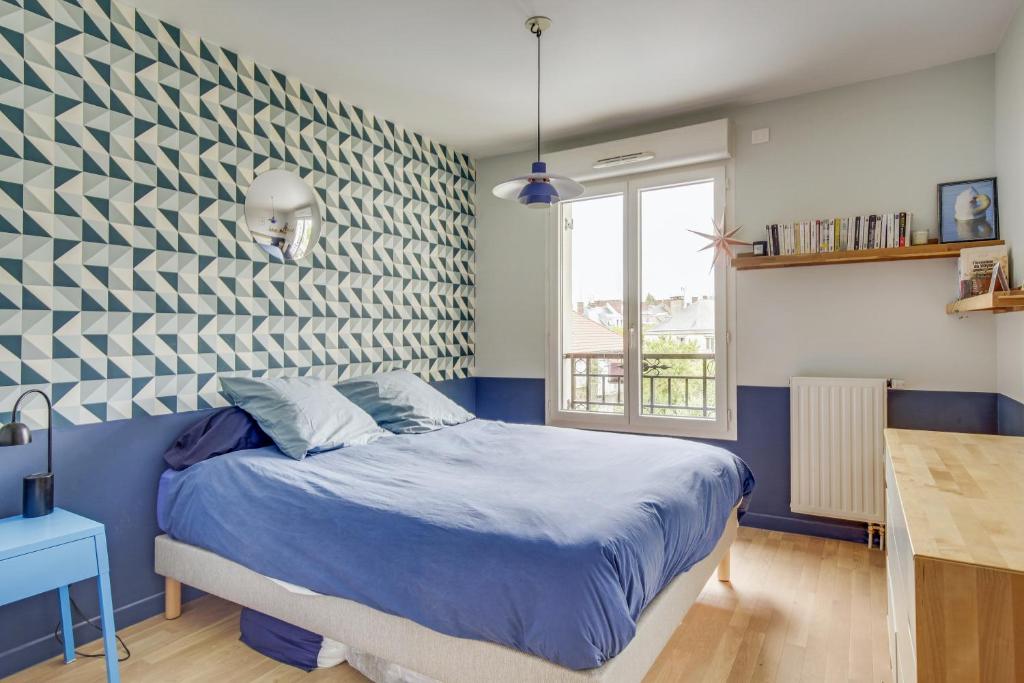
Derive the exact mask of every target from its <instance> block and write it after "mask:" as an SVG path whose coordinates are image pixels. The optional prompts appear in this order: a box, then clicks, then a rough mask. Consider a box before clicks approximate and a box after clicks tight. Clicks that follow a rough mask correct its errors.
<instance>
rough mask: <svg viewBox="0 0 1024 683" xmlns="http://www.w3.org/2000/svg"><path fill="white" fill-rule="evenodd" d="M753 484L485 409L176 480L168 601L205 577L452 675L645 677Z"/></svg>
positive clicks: (320, 628) (283, 614)
mask: <svg viewBox="0 0 1024 683" xmlns="http://www.w3.org/2000/svg"><path fill="white" fill-rule="evenodd" d="M752 487H753V477H752V476H751V474H750V472H749V470H748V469H747V468H746V466H745V465H744V464H743V463H742V461H741V460H739V459H738V458H736V457H735V456H734V455H732V454H731V453H729V452H728V451H725V450H723V449H720V448H716V447H713V446H708V445H704V444H699V443H695V442H690V441H685V440H680V439H667V438H659V437H647V436H636V435H620V434H607V433H596V432H585V431H579V430H569V429H560V428H553V427H539V426H527V425H509V424H505V423H500V422H490V421H486V420H473V421H471V422H467V423H465V424H461V425H457V426H452V427H447V428H445V429H440V430H437V431H435V432H431V433H427V434H414V435H396V436H390V437H386V438H383V439H381V440H379V441H377V442H374V443H372V444H368V445H364V446H355V447H350V448H343V449H339V450H336V451H330V452H326V453H321V454H318V455H316V456H312V457H307V458H306V459H305V460H303V461H299V462H296V461H294V460H291V459H289V458H285V457H284V456H282V455H281V454H280V452H278V451H277V450H276V448H275V447H273V446H271V447H266V448H259V449H251V450H245V451H238V452H234V453H229V454H226V455H222V456H220V457H218V458H214V459H211V460H208V461H205V462H202V463H200V464H198V465H196V466H193V467H190V468H188V469H187V470H184V471H181V472H175V473H168V474H165V476H164V477H162V479H161V488H160V494H159V505H158V517H159V522H160V526H161V528H162V529H163V530H164V531H165V532H166V534H165V535H163V536H160V537H158V538H157V539H156V571H157V573H158V574H161V575H162V576H164V577H166V578H167V587H168V590H167V616H168V617H174V616H176V615H177V614H178V613H180V584H181V583H184V584H187V585H192V586H195V587H197V588H199V589H201V590H204V591H206V592H209V593H212V594H214V595H218V596H221V597H223V598H225V599H228V600H231V601H232V602H235V603H238V604H241V605H243V606H246V607H250V608H252V609H255V610H259V611H261V612H264V613H266V614H269V615H271V616H273V617H277V618H279V619H282V620H285V621H287V622H289V623H292V624H295V625H296V626H300V627H302V628H305V629H308V630H310V631H313V632H316V633H320V634H323V635H324V636H325V637H329V638H331V639H333V640H336V641H339V642H342V643H345V644H347V645H349V646H351V647H353V648H358V649H359V650H363V651H366V652H369V653H372V654H373V655H375V656H378V657H381V658H383V659H385V660H387V661H390V662H394V663H396V664H398V665H400V666H402V667H404V668H406V669H408V670H410V671H414V672H417V673H419V674H421V675H423V676H426V677H429V678H432V679H435V680H438V681H452V682H455V683H457V682H459V681H467V682H469V681H479V680H488V681H509V682H512V681H523V680H531V681H567V682H568V681H639V680H641V679H642V678H643V676H644V674H645V673H646V672H647V670H648V668H649V667H650V666H651V664H652V663H653V661H654V659H655V658H656V657H657V655H658V654H659V653H660V651H661V649H662V648H663V647H664V645H665V643H666V642H667V640H668V638H669V637H670V636H671V634H672V632H673V631H674V630H675V628H676V626H677V625H678V624H679V622H680V621H681V620H682V618H683V617H684V616H685V614H686V611H687V610H688V609H689V606H690V605H691V604H692V602H693V601H694V600H695V599H696V597H697V595H698V594H699V592H700V590H701V588H702V587H703V585H704V583H705V582H706V581H707V579H708V578H709V577H710V576H711V574H712V572H713V570H714V568H715V566H716V565H717V566H718V567H719V578H721V579H723V580H728V564H729V546H730V544H731V542H732V539H733V538H734V536H735V531H736V524H737V516H738V514H741V513H742V511H743V509H744V507H745V502H746V499H747V497H748V495H749V494H750V491H751V489H752Z"/></svg>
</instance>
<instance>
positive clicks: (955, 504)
mask: <svg viewBox="0 0 1024 683" xmlns="http://www.w3.org/2000/svg"><path fill="white" fill-rule="evenodd" d="M885 442H886V446H887V447H888V452H889V458H890V460H891V462H892V466H893V474H894V476H895V479H896V487H897V489H898V490H899V494H900V500H901V502H902V504H903V510H904V512H905V514H906V517H907V530H908V533H909V536H910V544H911V548H912V551H913V553H914V555H922V556H926V557H932V558H935V559H939V560H947V561H950V562H964V563H969V564H977V565H983V566H987V567H992V568H995V569H1000V570H1006V571H1013V572H1020V573H1024V438H1021V437H1013V436H992V435H987V434H958V433H952V432H925V431H917V430H911V429H886V430H885Z"/></svg>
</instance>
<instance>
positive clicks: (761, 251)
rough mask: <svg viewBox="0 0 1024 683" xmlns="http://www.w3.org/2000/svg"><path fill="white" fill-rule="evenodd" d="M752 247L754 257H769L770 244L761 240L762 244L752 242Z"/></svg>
mask: <svg viewBox="0 0 1024 683" xmlns="http://www.w3.org/2000/svg"><path fill="white" fill-rule="evenodd" d="M750 246H751V247H752V248H753V252H752V253H753V254H754V256H767V255H768V242H766V241H765V240H761V241H760V242H751V243H750Z"/></svg>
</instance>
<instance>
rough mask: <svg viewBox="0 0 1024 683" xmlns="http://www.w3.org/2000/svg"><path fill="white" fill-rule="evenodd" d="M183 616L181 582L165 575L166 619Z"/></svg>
mask: <svg viewBox="0 0 1024 683" xmlns="http://www.w3.org/2000/svg"><path fill="white" fill-rule="evenodd" d="M180 616H181V582H180V581H178V580H177V579H172V578H171V577H169V576H165V577H164V619H177V618H178V617H180Z"/></svg>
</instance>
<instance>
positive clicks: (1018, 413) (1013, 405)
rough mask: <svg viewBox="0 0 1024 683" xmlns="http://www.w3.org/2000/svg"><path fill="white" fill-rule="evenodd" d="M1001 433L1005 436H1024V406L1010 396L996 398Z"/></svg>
mask: <svg viewBox="0 0 1024 683" xmlns="http://www.w3.org/2000/svg"><path fill="white" fill-rule="evenodd" d="M996 412H997V414H998V421H999V433H1000V434H1002V435H1004V436H1024V404H1022V403H1020V402H1019V401H1015V400H1014V399H1012V398H1010V397H1009V396H1004V395H1002V394H999V395H998V396H997V397H996Z"/></svg>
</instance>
